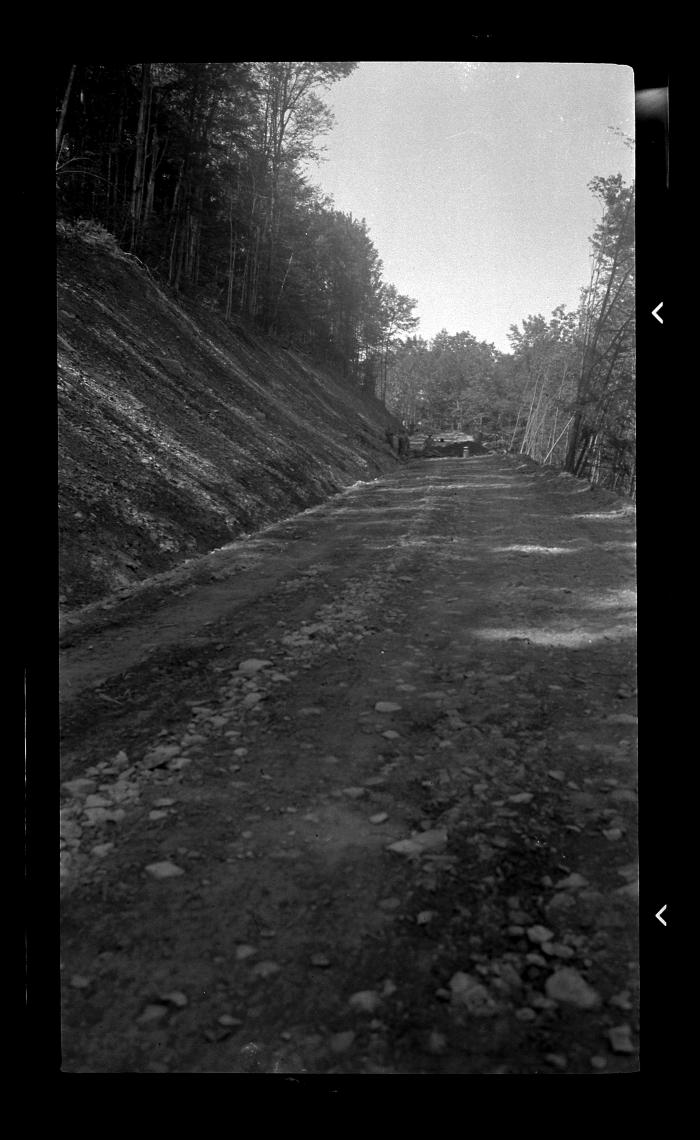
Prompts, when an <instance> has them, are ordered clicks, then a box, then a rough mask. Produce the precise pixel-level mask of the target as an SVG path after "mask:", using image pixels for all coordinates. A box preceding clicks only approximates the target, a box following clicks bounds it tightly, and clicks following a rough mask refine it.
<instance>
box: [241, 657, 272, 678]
mask: <svg viewBox="0 0 700 1140" xmlns="http://www.w3.org/2000/svg"><path fill="white" fill-rule="evenodd" d="M268 665H272V662H271V661H265V660H263V659H262V658H259V657H249V658H248V659H247V660H246V661H241V663H240V665H239V666H238V672H239V673H242V674H243V676H244V677H253V676H254V675H255V674H256V673H259V672H260V670H261V669H266V668H267V666H268Z"/></svg>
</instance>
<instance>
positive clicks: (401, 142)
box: [308, 60, 634, 352]
mask: <svg viewBox="0 0 700 1140" xmlns="http://www.w3.org/2000/svg"><path fill="white" fill-rule="evenodd" d="M324 101H325V102H326V103H327V104H328V106H329V107H330V109H331V110H332V111H333V113H334V115H335V118H336V124H335V126H334V128H333V130H332V132H331V133H330V134H329V135H328V136H327V137H326V139H325V145H326V153H325V156H324V160H323V161H322V162H321V163H320V164H314V165H313V166H312V167H311V168H310V169H309V170H308V174H309V177H310V180H311V181H312V182H314V183H316V184H318V185H320V187H321V188H322V190H323V191H324V192H325V193H326V194H329V195H331V196H332V198H333V200H334V202H335V206H336V208H337V209H340V210H343V211H345V212H346V213H352V214H353V215H354V216H355V217H356V218H365V220H366V222H367V225H368V227H369V232H370V236H371V238H372V241H373V242H374V245H375V247H376V249H377V251H378V253H379V256H380V257H381V259H382V261H383V263H384V277H385V280H386V281H388V282H391V283H392V284H394V285H395V286H396V288H397V289H398V291H399V292H400V293H405V294H408V296H410V297H413V298H414V299H415V300H416V301H417V302H418V304H417V306H416V309H415V312H416V314H417V315H418V316H419V317H420V327H419V328H418V329H416V333H417V334H418V335H420V336H423V337H425V338H426V339H427V340H429V339H430V338H431V337H433V336H434V335H435V334H436V333H437V332H439V331H440V330H441V329H443V328H446V329H447V330H448V332H450V333H456V332H461V331H467V332H470V333H472V334H473V335H474V336H475V337H476V338H477V340H485V341H488V342H491V343H493V344H495V346H496V347H497V348H499V349H501V350H502V351H504V352H508V351H509V350H510V346H509V343H508V339H507V333H508V329H509V326H510V325H511V324H519V323H520V322H521V321H522V320H523V318H525V317H527V316H529V315H530V314H531V313H542V314H543V315H544V316H545V317H549V315H550V314H551V312H552V310H553V309H554V308H555V307H556V306H557V305H559V304H564V305H566V306H567V308H575V307H576V305H577V304H578V300H579V291H580V289H581V287H582V286H583V285H585V284H586V283H587V281H588V276H589V269H590V264H589V252H590V249H589V245H588V238H589V237H590V235H591V234H592V232H593V229H594V228H595V225H596V224H597V222H598V221H599V219H600V207H599V204H598V203H597V201H596V199H595V198H594V197H593V195H592V194H591V193H590V191H589V190H588V189H587V183H588V182H589V181H590V180H591V179H592V178H593V177H595V176H596V175H608V174H617V173H620V174H622V176H623V178H624V179H625V181H626V182H628V183H629V182H631V180H632V179H633V177H634V154H633V151H631V150H630V149H628V148H627V147H626V146H625V145H624V142H623V141H622V139H621V138H620V137H619V136H618V135H616V134H615V133H613V131H611V130H609V129H608V128H609V127H613V128H615V129H616V130H618V131H621V132H622V133H623V134H624V135H627V136H628V137H634V76H633V72H632V69H631V68H629V67H627V66H622V65H617V64H601V63H591V64H588V63H457V62H444V61H438V62H428V61H418V62H400V61H389V62H380V61H377V60H372V61H369V62H363V63H360V64H359V65H358V67H357V68H356V69H355V71H354V72H353V73H352V74H351V75H350V76H349V77H348V78H347V79H343V80H341V81H340V82H339V83H337V84H334V86H333V87H331V88H330V89H329V90H328V91H327V92H326V93H325V95H324Z"/></svg>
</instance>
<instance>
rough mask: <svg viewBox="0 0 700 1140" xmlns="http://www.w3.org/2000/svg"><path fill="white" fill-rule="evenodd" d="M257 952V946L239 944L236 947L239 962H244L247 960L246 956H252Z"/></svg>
mask: <svg viewBox="0 0 700 1140" xmlns="http://www.w3.org/2000/svg"><path fill="white" fill-rule="evenodd" d="M257 952H258V951H257V949H256V948H255V946H248V945H247V944H246V945H243V946H237V947H236V961H237V962H244V961H245V960H246V958H252V957H253V954H257Z"/></svg>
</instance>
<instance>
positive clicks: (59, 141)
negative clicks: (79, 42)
mask: <svg viewBox="0 0 700 1140" xmlns="http://www.w3.org/2000/svg"><path fill="white" fill-rule="evenodd" d="M76 66H77V65H76V64H75V63H73V64H71V69H70V75H69V76H68V83H67V84H66V93H65V95H64V96H63V103H62V104H61V114H60V116H59V119H58V126H57V127H56V163H57V164H58V157H59V155H60V153H61V147H62V145H63V131H64V129H65V125H66V112H67V110H68V103H69V101H70V93H71V88H72V86H73V80H74V78H75V69H76Z"/></svg>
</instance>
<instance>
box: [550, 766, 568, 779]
mask: <svg viewBox="0 0 700 1140" xmlns="http://www.w3.org/2000/svg"><path fill="white" fill-rule="evenodd" d="M547 775H548V776H549V778H550V780H557V781H558V782H561V781H562V780H565V779H566V773H565V772H562V771H561V770H560V769H559V768H556V769H554V768H553V769H552V770H551V771H549V772H547Z"/></svg>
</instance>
